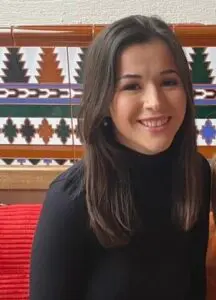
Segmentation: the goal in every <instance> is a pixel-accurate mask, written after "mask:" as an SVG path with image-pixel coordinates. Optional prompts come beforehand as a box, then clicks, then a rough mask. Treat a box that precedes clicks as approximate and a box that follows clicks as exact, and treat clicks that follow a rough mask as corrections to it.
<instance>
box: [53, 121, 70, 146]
mask: <svg viewBox="0 0 216 300" xmlns="http://www.w3.org/2000/svg"><path fill="white" fill-rule="evenodd" d="M55 132H56V134H57V136H58V138H60V139H61V141H62V143H63V144H65V143H66V142H67V139H68V138H69V137H70V135H71V130H70V127H69V125H67V124H66V122H65V120H64V119H61V121H60V122H59V125H58V126H57V128H56V130H55Z"/></svg>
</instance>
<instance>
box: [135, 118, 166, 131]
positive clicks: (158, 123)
mask: <svg viewBox="0 0 216 300" xmlns="http://www.w3.org/2000/svg"><path fill="white" fill-rule="evenodd" d="M170 120H171V117H161V118H152V119H148V120H139V121H138V122H139V123H140V124H142V125H143V126H145V127H147V128H152V129H153V128H161V127H164V126H165V125H167V124H168V123H169V121H170Z"/></svg>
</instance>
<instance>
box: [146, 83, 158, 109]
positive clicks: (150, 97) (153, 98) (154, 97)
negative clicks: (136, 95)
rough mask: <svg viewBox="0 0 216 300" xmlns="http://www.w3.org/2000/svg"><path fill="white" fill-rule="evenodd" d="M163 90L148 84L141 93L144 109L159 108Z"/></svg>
mask: <svg viewBox="0 0 216 300" xmlns="http://www.w3.org/2000/svg"><path fill="white" fill-rule="evenodd" d="M162 98H163V92H162V91H160V89H159V88H158V87H157V86H155V85H153V84H152V85H149V86H148V87H146V89H145V91H144V93H143V95H142V101H143V106H144V107H145V108H146V109H151V110H154V111H158V110H160V108H161V105H162V102H163V99H162Z"/></svg>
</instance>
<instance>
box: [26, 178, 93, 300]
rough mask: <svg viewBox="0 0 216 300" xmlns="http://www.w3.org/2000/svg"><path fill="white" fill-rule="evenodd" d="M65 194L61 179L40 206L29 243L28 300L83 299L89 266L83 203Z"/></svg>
mask: <svg viewBox="0 0 216 300" xmlns="http://www.w3.org/2000/svg"><path fill="white" fill-rule="evenodd" d="M72 184H73V183H72ZM72 189H73V187H72ZM69 190H71V188H70V189H69V188H66V184H65V180H64V179H63V180H58V181H56V182H54V183H53V184H52V186H51V187H50V189H49V191H48V194H47V197H46V200H45V202H44V206H43V209H42V212H41V216H40V219H39V223H38V227H37V229H36V233H35V238H34V242H33V249H32V259H31V272H30V300H73V299H74V300H81V299H84V294H85V292H86V279H87V276H88V263H89V262H88V249H87V233H88V229H87V218H86V214H85V206H84V203H85V201H84V199H83V198H82V196H77V197H75V198H74V197H73V191H72V194H71V193H70V192H69ZM73 198H74V199H73Z"/></svg>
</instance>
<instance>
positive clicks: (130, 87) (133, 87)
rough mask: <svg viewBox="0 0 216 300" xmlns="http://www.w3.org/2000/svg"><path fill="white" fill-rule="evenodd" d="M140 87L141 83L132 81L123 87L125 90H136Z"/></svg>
mask: <svg viewBox="0 0 216 300" xmlns="http://www.w3.org/2000/svg"><path fill="white" fill-rule="evenodd" d="M138 89H140V85H139V84H137V83H130V84H127V85H125V86H124V87H123V90H128V91H134V90H138Z"/></svg>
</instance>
